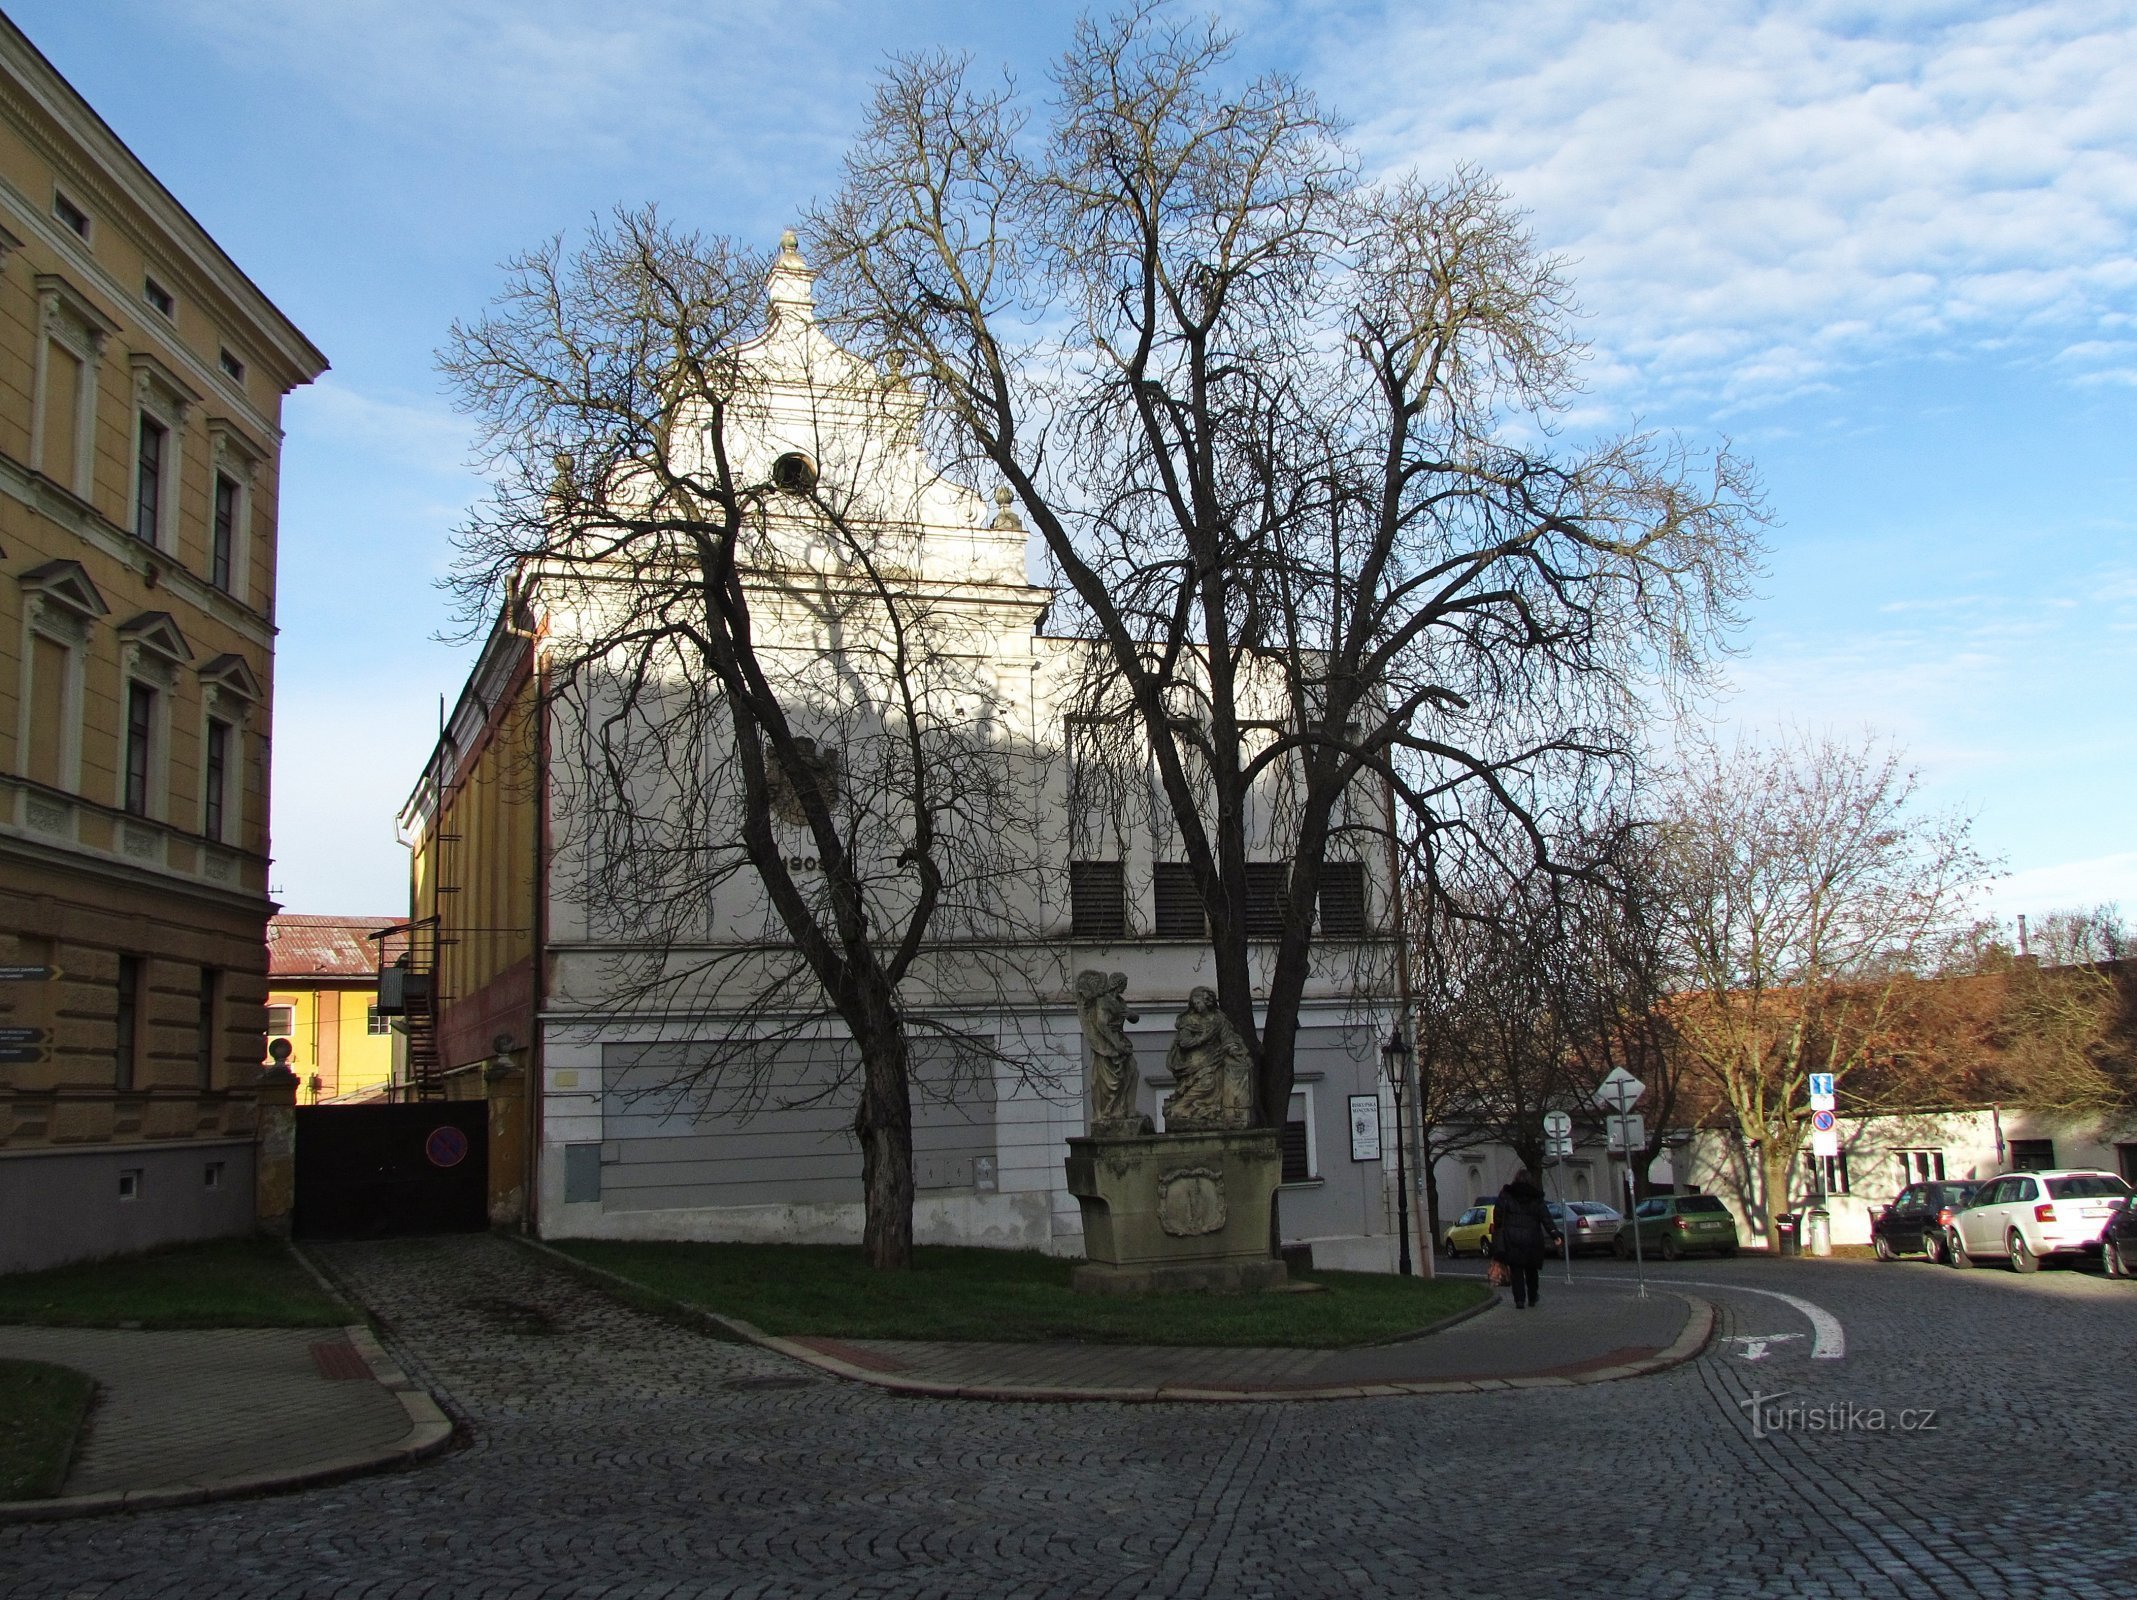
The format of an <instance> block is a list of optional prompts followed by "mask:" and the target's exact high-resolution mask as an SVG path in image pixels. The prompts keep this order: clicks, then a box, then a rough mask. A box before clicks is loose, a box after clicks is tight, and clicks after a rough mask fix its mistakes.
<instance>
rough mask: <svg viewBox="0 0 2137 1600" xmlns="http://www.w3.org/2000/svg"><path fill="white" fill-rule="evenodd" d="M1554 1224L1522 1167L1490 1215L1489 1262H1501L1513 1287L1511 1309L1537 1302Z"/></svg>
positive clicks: (1555, 1234)
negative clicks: (1538, 1288) (1545, 1253)
mask: <svg viewBox="0 0 2137 1600" xmlns="http://www.w3.org/2000/svg"><path fill="white" fill-rule="evenodd" d="M1558 1237H1559V1235H1558V1225H1557V1224H1556V1223H1554V1222H1553V1221H1552V1220H1551V1211H1550V1208H1549V1207H1548V1206H1546V1205H1545V1204H1544V1203H1543V1191H1542V1190H1541V1189H1539V1188H1537V1187H1536V1185H1535V1183H1534V1181H1533V1180H1531V1179H1530V1177H1529V1169H1528V1168H1527V1167H1523V1168H1522V1169H1521V1170H1520V1171H1519V1172H1517V1173H1515V1174H1514V1176H1513V1177H1512V1179H1510V1180H1509V1181H1508V1183H1507V1185H1506V1187H1505V1188H1503V1189H1501V1190H1500V1191H1499V1198H1498V1201H1497V1203H1496V1204H1494V1206H1493V1207H1492V1213H1491V1253H1492V1259H1494V1260H1495V1261H1499V1262H1502V1263H1504V1265H1505V1267H1506V1277H1507V1281H1508V1282H1509V1283H1511V1284H1512V1285H1513V1288H1514V1309H1515V1310H1517V1311H1526V1310H1527V1309H1528V1308H1529V1307H1530V1306H1533V1305H1534V1304H1535V1303H1536V1300H1537V1278H1538V1277H1539V1276H1540V1275H1541V1273H1542V1271H1543V1255H1544V1252H1545V1251H1546V1250H1551V1249H1556V1248H1557V1246H1558Z"/></svg>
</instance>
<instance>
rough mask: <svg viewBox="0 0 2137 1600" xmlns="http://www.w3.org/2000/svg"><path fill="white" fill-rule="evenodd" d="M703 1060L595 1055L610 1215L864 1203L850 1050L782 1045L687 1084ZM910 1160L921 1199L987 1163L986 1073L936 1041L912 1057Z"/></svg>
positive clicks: (989, 1096)
mask: <svg viewBox="0 0 2137 1600" xmlns="http://www.w3.org/2000/svg"><path fill="white" fill-rule="evenodd" d="M712 1056H713V1051H712V1047H710V1046H706V1045H691V1044H687V1043H669V1044H653V1045H643V1044H640V1045H619V1044H610V1045H605V1046H603V1048H602V1078H603V1091H602V1097H601V1134H602V1139H603V1142H604V1143H605V1144H607V1145H608V1146H609V1147H610V1152H611V1159H610V1160H609V1161H608V1162H606V1163H605V1164H604V1165H603V1167H602V1171H601V1198H602V1203H603V1205H604V1207H606V1208H608V1209H611V1210H634V1211H635V1210H656V1209H673V1208H682V1209H688V1208H694V1207H716V1206H743V1205H776V1204H813V1203H819V1202H832V1203H841V1204H851V1203H854V1202H857V1201H858V1200H859V1199H860V1198H861V1158H860V1151H859V1149H858V1148H857V1146H856V1145H855V1143H854V1136H853V1127H852V1122H853V1106H854V1103H855V1098H856V1092H857V1091H856V1086H855V1082H854V1079H855V1076H856V1071H857V1063H856V1062H855V1060H854V1057H853V1052H852V1048H851V1046H850V1045H845V1044H842V1043H837V1042H832V1041H809V1042H788V1043H784V1044H780V1045H777V1046H774V1047H772V1048H771V1049H770V1051H769V1052H768V1054H767V1057H766V1058H765V1059H763V1060H761V1061H759V1062H754V1063H744V1064H740V1065H738V1064H735V1063H732V1062H730V1063H726V1064H724V1065H723V1067H722V1071H721V1076H720V1079H719V1080H718V1081H715V1082H711V1083H709V1084H707V1083H701V1082H693V1081H692V1079H691V1074H692V1072H693V1069H694V1068H697V1067H699V1066H701V1065H702V1064H704V1063H706V1062H708V1061H709V1060H711V1059H712ZM914 1058H915V1060H914V1079H915V1084H914V1088H915V1093H914V1097H913V1152H914V1158H915V1164H916V1166H917V1167H918V1169H919V1170H918V1172H917V1173H916V1177H917V1179H918V1181H919V1183H920V1186H921V1187H922V1188H924V1189H926V1188H937V1189H939V1188H943V1187H948V1186H952V1185H956V1186H965V1187H969V1186H970V1185H971V1183H972V1181H973V1162H974V1161H975V1160H977V1159H979V1158H991V1157H993V1156H994V1155H995V1153H996V1134H995V1115H996V1090H995V1084H994V1079H993V1076H992V1073H991V1071H976V1070H974V1069H973V1067H972V1066H971V1065H970V1064H969V1063H960V1062H958V1061H957V1060H955V1059H954V1058H952V1057H951V1056H950V1055H949V1052H948V1050H947V1048H946V1047H945V1046H943V1045H941V1044H939V1043H937V1042H935V1041H920V1042H918V1043H916V1044H915V1046H914Z"/></svg>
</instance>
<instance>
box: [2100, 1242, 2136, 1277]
mask: <svg viewBox="0 0 2137 1600" xmlns="http://www.w3.org/2000/svg"><path fill="white" fill-rule="evenodd" d="M2100 1265H2102V1266H2103V1267H2105V1268H2107V1275H2108V1276H2109V1277H2110V1278H2127V1277H2128V1276H2129V1275H2130V1266H2129V1263H2128V1262H2127V1261H2124V1260H2123V1259H2122V1246H2120V1245H2119V1244H2117V1243H2115V1241H2114V1240H2112V1239H2109V1240H2107V1241H2105V1242H2104V1243H2103V1244H2102V1245H2101V1246H2100Z"/></svg>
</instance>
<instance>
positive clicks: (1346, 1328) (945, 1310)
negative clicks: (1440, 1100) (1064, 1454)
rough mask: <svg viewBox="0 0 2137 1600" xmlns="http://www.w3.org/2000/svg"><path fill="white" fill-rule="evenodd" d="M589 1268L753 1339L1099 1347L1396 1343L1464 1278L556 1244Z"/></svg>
mask: <svg viewBox="0 0 2137 1600" xmlns="http://www.w3.org/2000/svg"><path fill="white" fill-rule="evenodd" d="M557 1248H559V1249H561V1250H564V1251H566V1252H568V1253H569V1254H571V1255H573V1256H575V1257H577V1258H578V1259H579V1260H582V1261H585V1262H588V1263H590V1264H591V1265H593V1266H597V1267H602V1268H605V1269H606V1270H608V1271H610V1272H614V1273H617V1274H619V1275H621V1276H623V1277H626V1278H630V1279H632V1280H634V1281H635V1282H638V1283H641V1284H644V1285H645V1286H646V1287H647V1288H648V1289H652V1290H654V1291H656V1292H657V1293H660V1294H664V1295H669V1296H671V1297H673V1298H674V1299H677V1300H682V1301H687V1302H688V1303H689V1304H691V1305H695V1306H702V1307H704V1308H705V1309H706V1310H708V1311H720V1312H725V1313H727V1314H728V1315H730V1316H736V1317H740V1318H742V1319H743V1320H744V1321H745V1322H750V1323H754V1324H755V1325H756V1326H757V1327H759V1328H761V1329H763V1330H764V1331H765V1332H766V1333H778V1334H819V1335H823V1336H826V1337H832V1338H846V1339H974V1340H983V1339H1006V1340H1020V1341H1022V1340H1033V1341H1036V1340H1043V1339H1077V1340H1085V1341H1089V1342H1093V1343H1102V1344H1208V1345H1294V1346H1333V1345H1351V1344H1371V1343H1374V1342H1376V1341H1379V1340H1383V1339H1395V1338H1400V1337H1401V1336H1402V1335H1404V1334H1407V1333H1414V1332H1416V1331H1417V1330H1418V1329H1419V1328H1422V1327H1424V1326H1426V1325H1427V1324H1428V1323H1432V1322H1436V1321H1438V1320H1439V1319H1440V1318H1442V1317H1446V1316H1452V1315H1453V1314H1454V1313H1455V1312H1457V1311H1465V1310H1467V1309H1468V1308H1469V1307H1471V1306H1473V1305H1475V1304H1477V1303H1478V1302H1479V1301H1481V1300H1483V1299H1484V1298H1485V1296H1486V1294H1487V1292H1488V1291H1486V1290H1485V1288H1484V1287H1483V1286H1482V1285H1481V1284H1477V1283H1456V1282H1445V1281H1442V1282H1425V1281H1422V1280H1419V1279H1416V1278H1399V1277H1395V1276H1392V1275H1388V1274H1383V1273H1364V1272H1316V1273H1314V1274H1313V1275H1312V1278H1313V1281H1314V1282H1316V1283H1318V1284H1320V1285H1321V1292H1320V1293H1318V1294H1283V1293H1273V1294H1271V1293H1264V1294H1237V1295H1217V1294H1209V1295H1123V1296H1114V1295H1083V1294H1077V1293H1075V1292H1074V1291H1073V1290H1071V1289H1070V1288H1069V1273H1070V1272H1071V1270H1072V1269H1073V1268H1074V1267H1075V1265H1076V1263H1075V1262H1073V1261H1064V1260H1062V1259H1061V1258H1060V1257H1058V1256H1045V1255H1040V1254H1038V1253H1036V1252H1033V1251H1020V1250H972V1249H951V1248H948V1247H944V1246H924V1247H922V1248H920V1249H917V1250H915V1251H914V1252H913V1270H912V1271H911V1272H904V1273H895V1272H884V1273H878V1272H871V1271H870V1270H869V1269H868V1266H867V1264H866V1262H865V1261H864V1260H863V1258H862V1255H861V1252H860V1251H859V1250H858V1249H853V1248H845V1247H841V1246H836V1245H780V1244H617V1243H611V1242H608V1241H597V1240H572V1241H569V1242H560V1243H559V1244H558V1246H557Z"/></svg>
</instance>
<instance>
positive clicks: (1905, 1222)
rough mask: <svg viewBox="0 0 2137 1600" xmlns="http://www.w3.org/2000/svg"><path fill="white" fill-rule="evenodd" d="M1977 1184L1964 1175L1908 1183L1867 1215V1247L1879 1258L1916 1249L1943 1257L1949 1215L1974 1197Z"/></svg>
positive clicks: (1893, 1257) (1893, 1258) (1931, 1256)
mask: <svg viewBox="0 0 2137 1600" xmlns="http://www.w3.org/2000/svg"><path fill="white" fill-rule="evenodd" d="M1980 1187H1981V1185H1980V1184H1978V1183H1976V1182H1974V1181H1972V1180H1971V1179H1967V1178H1953V1179H1945V1178H1939V1179H1937V1180H1936V1181H1935V1182H1933V1183H1931V1182H1924V1183H1910V1184H1908V1185H1907V1187H1906V1188H1904V1189H1902V1190H1901V1191H1900V1192H1899V1194H1898V1195H1897V1196H1896V1197H1895V1198H1894V1199H1893V1201H1892V1203H1891V1204H1890V1205H1888V1206H1886V1207H1885V1208H1884V1210H1882V1211H1880V1212H1878V1213H1877V1215H1876V1216H1874V1217H1872V1218H1871V1219H1870V1248H1871V1249H1873V1250H1875V1251H1876V1252H1877V1259H1878V1260H1880V1261H1897V1260H1898V1259H1899V1258H1900V1257H1901V1256H1911V1255H1914V1254H1915V1253H1916V1252H1920V1253H1921V1254H1923V1255H1926V1256H1928V1257H1929V1259H1930V1260H1932V1261H1942V1260H1943V1259H1944V1235H1945V1233H1946V1232H1947V1230H1949V1229H1950V1227H1951V1219H1952V1217H1953V1216H1954V1215H1955V1214H1956V1213H1957V1212H1960V1211H1962V1210H1964V1209H1965V1208H1966V1207H1967V1206H1968V1205H1969V1204H1970V1203H1971V1202H1972V1201H1973V1198H1974V1192H1975V1191H1976V1190H1978V1189H1979V1188H1980Z"/></svg>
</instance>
